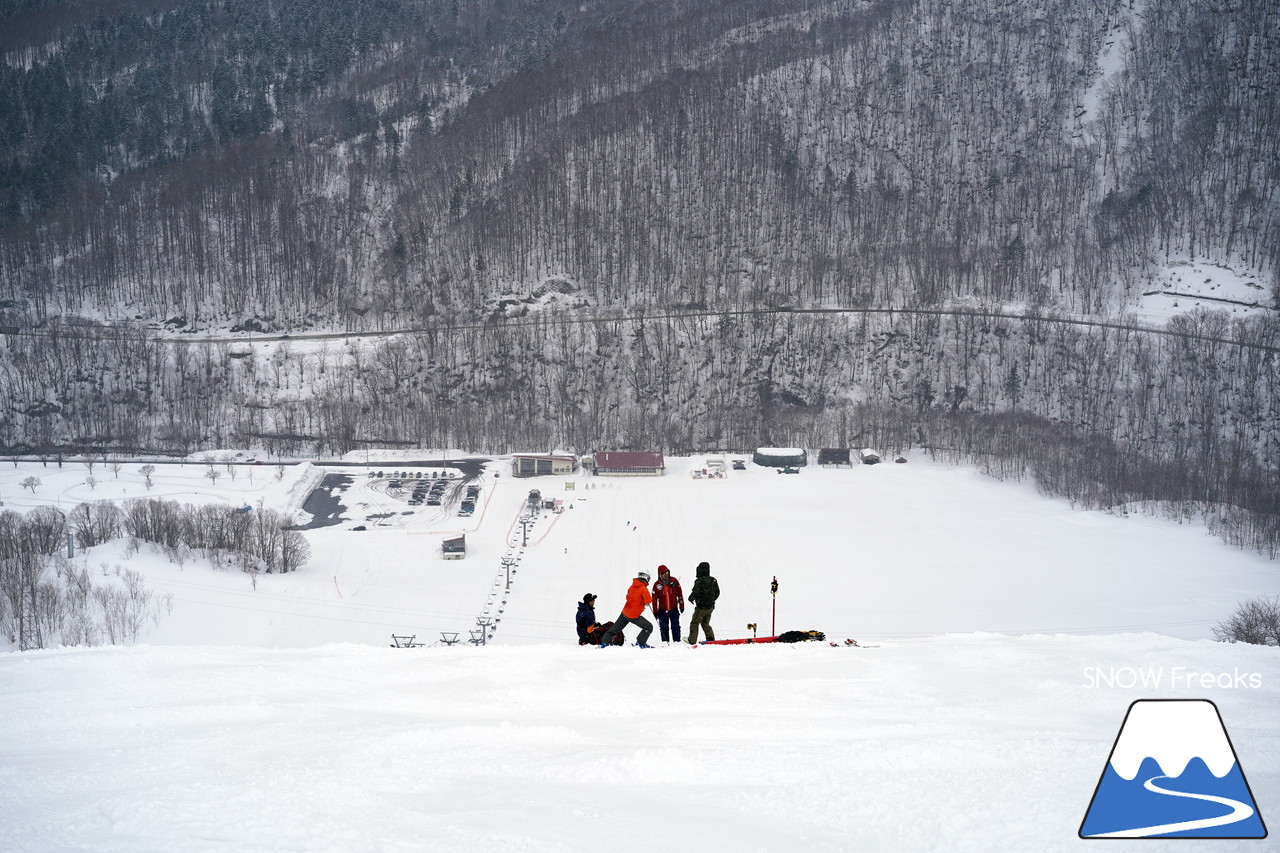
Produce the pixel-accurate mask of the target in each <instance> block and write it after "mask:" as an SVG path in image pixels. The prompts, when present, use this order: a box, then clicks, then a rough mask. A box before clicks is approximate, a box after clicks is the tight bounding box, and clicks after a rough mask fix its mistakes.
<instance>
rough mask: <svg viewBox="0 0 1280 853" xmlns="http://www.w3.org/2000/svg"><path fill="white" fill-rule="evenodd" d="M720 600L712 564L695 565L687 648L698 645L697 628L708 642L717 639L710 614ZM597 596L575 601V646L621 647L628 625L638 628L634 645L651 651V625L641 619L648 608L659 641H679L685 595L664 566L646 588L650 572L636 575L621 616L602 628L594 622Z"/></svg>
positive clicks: (690, 597) (690, 598)
mask: <svg viewBox="0 0 1280 853" xmlns="http://www.w3.org/2000/svg"><path fill="white" fill-rule="evenodd" d="M719 597H720V584H719V583H717V582H716V579H715V578H713V577H712V576H711V564H710V563H707V562H702V563H699V564H698V568H697V577H696V578H695V580H694V582H693V589H692V590H691V591H690V593H689V602H690V603H691V604H693V617H692V618H691V619H690V620H689V637H688V639H687V640H686V642H687V643H689V645H695V644H697V642H698V629H699V628H701V629H702V630H703V632H705V633H706V635H707V639H708V640H714V639H715V638H716V634H715V631H714V630H712V628H711V613H712V611H714V610H715V609H716V599H718V598H719ZM595 605H596V596H595V595H593V594H591V593H587V594H586V595H584V596H583V597H582V601H580V602H578V645H581V646H589V645H598V646H600V647H601V648H604V647H605V646H611V645H620V644H621V641H622V630H623V629H624V628H626V627H627V625H636V626H637V627H639V628H640V636H638V637H637V638H636V645H637V646H639V647H640V648H642V649H648V648H652V647H651V646H650V645H649V637H650V636H651V635H652V634H653V623H652V622H650V621H649V620H648V619H646V618H645V617H644V609H645V608H646V607H648V608H649V609H650V610H652V611H653V615H654V616H656V617H657V619H658V629H659V631H660V632H661V635H662V642H664V643H668V642H677V643H678V642H680V614H682V613H684V592H683V591H682V590H681V589H680V581H678V580H676V579H675V578H673V577H672V576H671V570H670V569H668V568H667V567H666V566H658V579H657V580H656V581H654V582H653V589H652V590H650V588H649V573H648V572H638V573H637V574H636V577H635V580H633V581H632V582H631V586H630V587H629V588H628V589H627V598H626V603H625V604H624V605H623V607H622V613H621V615H619V616H618V618H617V619H615V620H614V621H612V622H607V623H605V624H603V625H601V624H600V623H599V622H597V621H596V611H595Z"/></svg>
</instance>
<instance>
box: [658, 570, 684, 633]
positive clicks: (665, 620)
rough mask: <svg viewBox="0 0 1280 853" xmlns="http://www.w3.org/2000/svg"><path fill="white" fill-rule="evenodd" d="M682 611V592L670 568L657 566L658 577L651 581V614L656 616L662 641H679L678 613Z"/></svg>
mask: <svg viewBox="0 0 1280 853" xmlns="http://www.w3.org/2000/svg"><path fill="white" fill-rule="evenodd" d="M683 612H684V592H683V591H681V589H680V581H678V580H676V579H675V578H673V577H671V570H670V569H668V568H667V567H666V566H658V579H657V580H656V581H654V582H653V615H654V616H657V617H658V630H659V631H660V632H661V633H662V642H664V643H669V642H671V641H672V640H674V641H675V642H677V643H678V642H680V614H681V613H683Z"/></svg>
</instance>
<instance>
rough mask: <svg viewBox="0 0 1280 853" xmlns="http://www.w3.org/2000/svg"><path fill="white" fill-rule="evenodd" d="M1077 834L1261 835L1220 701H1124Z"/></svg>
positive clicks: (1255, 807)
mask: <svg viewBox="0 0 1280 853" xmlns="http://www.w3.org/2000/svg"><path fill="white" fill-rule="evenodd" d="M1080 837H1081V838H1266V837H1267V827H1266V825H1265V824H1263V822H1262V815H1260V814H1259V813H1258V805H1257V803H1256V802H1254V799H1253V793H1252V792H1251V791H1250V790H1249V783H1248V781H1246V780H1245V778H1244V773H1242V772H1241V770H1240V762H1239V761H1238V760H1237V759H1236V752H1235V748H1234V747H1232V745H1231V740H1230V739H1229V738H1228V737H1227V729H1226V727H1225V726H1224V725H1223V724H1222V717H1221V715H1219V714H1218V708H1217V706H1216V705H1214V704H1213V703H1212V702H1210V701H1208V700H1206V699H1139V700H1138V701H1136V702H1134V703H1133V704H1132V705H1130V706H1129V712H1128V713H1127V714H1126V715H1125V718H1124V723H1123V724H1121V726H1120V734H1119V736H1118V737H1117V738H1116V742H1115V745H1114V746H1113V747H1112V748H1111V757H1110V758H1109V759H1108V760H1107V766H1106V767H1105V768H1104V769H1103V771H1102V778H1101V779H1099V780H1098V787H1097V790H1095V791H1094V793H1093V801H1092V802H1091V803H1089V811H1088V813H1087V814H1085V816H1084V822H1083V823H1082V824H1080Z"/></svg>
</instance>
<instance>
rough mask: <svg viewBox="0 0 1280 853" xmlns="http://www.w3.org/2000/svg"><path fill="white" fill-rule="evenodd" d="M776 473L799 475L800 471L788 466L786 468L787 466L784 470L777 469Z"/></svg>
mask: <svg viewBox="0 0 1280 853" xmlns="http://www.w3.org/2000/svg"><path fill="white" fill-rule="evenodd" d="M778 473H779V474H799V473H800V469H799V468H792V467H791V466H790V465H788V466H787V467H785V468H779V469H778Z"/></svg>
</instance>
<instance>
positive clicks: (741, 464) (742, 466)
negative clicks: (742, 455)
mask: <svg viewBox="0 0 1280 853" xmlns="http://www.w3.org/2000/svg"><path fill="white" fill-rule="evenodd" d="M733 470H735V471H745V470H747V460H745V459H735V460H733Z"/></svg>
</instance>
